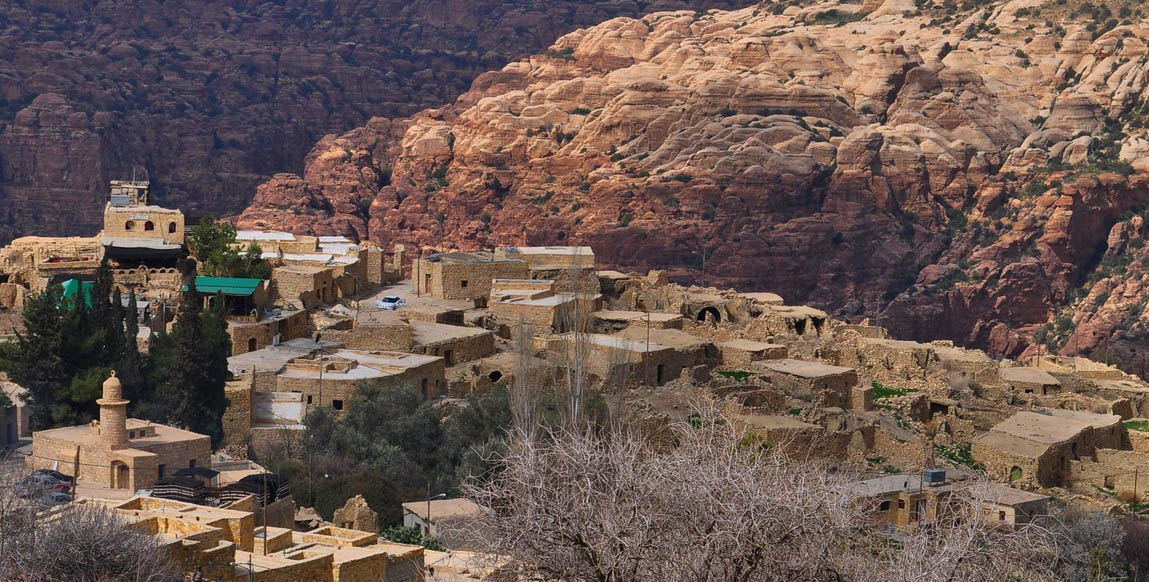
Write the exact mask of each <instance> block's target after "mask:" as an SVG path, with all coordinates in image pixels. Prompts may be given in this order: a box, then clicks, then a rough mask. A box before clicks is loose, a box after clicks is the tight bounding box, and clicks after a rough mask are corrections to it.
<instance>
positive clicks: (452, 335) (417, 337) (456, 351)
mask: <svg viewBox="0 0 1149 582" xmlns="http://www.w3.org/2000/svg"><path fill="white" fill-rule="evenodd" d="M408 323H409V324H410V325H411V330H412V333H413V336H412V339H413V341H414V345H413V347H412V348H411V351H412V352H414V353H417V354H427V355H430V356H442V358H443V360H444V361H445V362H446V365H448V366H453V365H455V364H457V363H459V362H468V361H471V360H477V359H479V358H485V357H487V356H489V355H491V354H493V353H495V333H494V332H492V331H490V330H486V329H479V328H476V327H462V326H458V325H443V324H441V323H430V322H427V321H410V322H408Z"/></svg>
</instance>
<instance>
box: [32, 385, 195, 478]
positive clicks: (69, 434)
mask: <svg viewBox="0 0 1149 582" xmlns="http://www.w3.org/2000/svg"><path fill="white" fill-rule="evenodd" d="M122 394H123V384H122V383H121V382H120V380H119V379H117V378H116V377H115V375H114V374H113V375H112V376H111V377H110V378H108V379H107V380H106V381H105V382H104V386H103V397H102V398H100V399H99V400H97V401H96V402H97V404H99V405H100V420H99V421H93V422H92V424H90V425H81V426H69V427H63V428H54V429H48V430H41V431H36V432H33V433H32V455H31V456H29V457H28V458H27V464H28V467H29V468H30V469H56V470H58V471H61V472H63V473H66V474H67V473H73V472H74V473H76V474H75V475H74V476H75V477H76V481H77V483H84V484H89V485H95V486H100V487H107V488H111V489H128V490H132V491H135V490H138V489H147V488H148V487H150V486H151V485H152V483H154V482H155V481H156V480H157V479H162V478H164V477H166V476H170V475H171V474H172V473H173V472H174V471H176V470H177V469H182V468H185V467H188V468H195V467H205V468H210V467H211V438H210V437H208V436H207V435H201V434H197V433H194V432H191V431H187V430H183V429H178V428H174V427H170V426H165V425H162V424H152V423H150V422H146V421H143V420H137V419H134V418H131V419H130V418H128V417H127V406H128V401H127V400H124V399H123V397H122ZM77 457H78V458H79V462H78V463H77ZM77 466H78V468H79V470H78V471H77V470H76V467H77Z"/></svg>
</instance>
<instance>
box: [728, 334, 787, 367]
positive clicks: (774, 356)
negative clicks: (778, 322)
mask: <svg viewBox="0 0 1149 582" xmlns="http://www.w3.org/2000/svg"><path fill="white" fill-rule="evenodd" d="M718 349H719V351H720V352H721V353H722V365H724V366H728V367H732V368H739V367H747V366H749V365H750V364H751V363H753V362H757V361H760V360H781V359H784V358H785V357H786V356H787V349H786V346H784V345H781V344H772V343H767V342H756V341H751V340H746V339H735V340H730V341H728V342H723V343H720V344H718Z"/></svg>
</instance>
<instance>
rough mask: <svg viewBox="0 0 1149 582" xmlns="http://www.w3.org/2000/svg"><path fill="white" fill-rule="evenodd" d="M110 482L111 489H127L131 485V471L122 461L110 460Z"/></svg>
mask: <svg viewBox="0 0 1149 582" xmlns="http://www.w3.org/2000/svg"><path fill="white" fill-rule="evenodd" d="M110 482H111V484H112V489H128V488H130V487H131V471H130V470H129V469H128V466H127V465H125V464H124V462H123V461H112V474H111V480H110Z"/></svg>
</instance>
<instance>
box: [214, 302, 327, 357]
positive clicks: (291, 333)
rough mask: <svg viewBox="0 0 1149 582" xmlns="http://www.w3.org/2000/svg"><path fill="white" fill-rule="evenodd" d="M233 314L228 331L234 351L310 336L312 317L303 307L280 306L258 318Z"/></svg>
mask: <svg viewBox="0 0 1149 582" xmlns="http://www.w3.org/2000/svg"><path fill="white" fill-rule="evenodd" d="M250 319H251V318H238V317H229V318H228V320H227V334H228V336H230V337H231V354H232V355H233V356H234V355H238V354H245V353H247V352H254V351H256V350H262V349H263V348H266V347H267V346H273V345H276V344H279V343H281V342H285V341H290V340H293V339H296V338H302V337H307V334H308V331H309V329H310V325H311V320H310V319H309V318H308V316H307V312H306V311H303V310H301V309H297V310H290V309H288V310H281V309H276V310H273V311H272V312H271V313H265V314H263V315H262V316H261V317H260V318H259V319H258V320H255V321H251V320H250Z"/></svg>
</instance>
